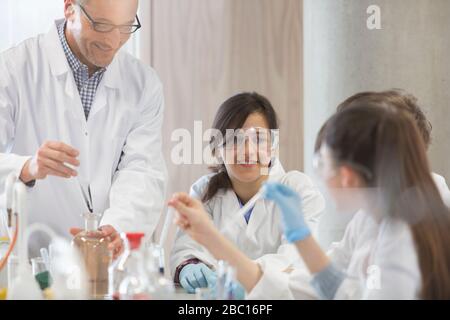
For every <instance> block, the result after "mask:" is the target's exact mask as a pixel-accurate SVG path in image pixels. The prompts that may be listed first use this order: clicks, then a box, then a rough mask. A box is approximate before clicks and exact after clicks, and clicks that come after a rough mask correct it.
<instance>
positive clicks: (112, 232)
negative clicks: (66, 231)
mask: <svg viewBox="0 0 450 320" xmlns="http://www.w3.org/2000/svg"><path fill="white" fill-rule="evenodd" d="M81 231H83V229H80V228H71V229H70V233H71V234H72V236H76V235H77V234H79V233H80V232H81ZM99 231H101V232H102V234H103V236H104V237H109V240H110V241H111V242H110V244H109V246H108V249H109V250H110V251H111V252H112V254H113V260H115V259H117V258H118V257H119V256H120V255H121V254H122V252H123V249H124V247H123V241H122V238H121V237H120V234H119V233H118V232H117V231H116V229H114V227H113V226H110V225H106V226H102V227H100V228H99Z"/></svg>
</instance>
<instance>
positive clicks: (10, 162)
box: [0, 20, 167, 247]
mask: <svg viewBox="0 0 450 320" xmlns="http://www.w3.org/2000/svg"><path fill="white" fill-rule="evenodd" d="M58 23H62V20H60V21H56V24H58ZM56 24H55V26H53V27H52V28H51V30H50V32H49V33H48V34H45V35H39V36H37V37H35V38H32V39H29V40H26V41H25V42H23V43H21V44H20V45H18V46H17V47H14V48H12V49H10V50H8V51H6V52H4V53H2V54H1V55H0V194H3V206H2V208H4V184H5V179H6V177H7V176H8V175H9V174H10V173H11V172H15V173H16V174H17V175H19V174H20V171H21V169H22V167H23V165H24V163H25V162H26V161H27V160H28V159H30V157H31V156H33V155H34V153H35V152H36V151H37V149H38V148H39V147H40V146H41V145H42V143H44V141H46V140H56V141H62V142H64V143H66V144H69V145H72V146H73V147H75V148H76V149H78V150H79V151H80V156H79V160H80V162H81V166H80V167H79V169H78V174H79V178H78V179H77V178H72V179H70V180H65V179H62V178H57V177H48V178H47V179H45V180H41V181H37V183H36V185H35V187H34V188H30V189H29V195H28V197H29V203H28V204H29V208H30V210H29V222H30V223H33V222H41V223H44V224H47V225H48V226H50V227H51V228H52V229H53V230H55V231H56V232H57V233H59V234H60V235H63V236H66V237H69V228H70V227H76V226H79V227H82V226H83V225H84V224H83V219H82V218H81V216H80V215H81V214H82V213H83V212H85V211H86V210H87V206H86V203H85V201H84V199H83V196H82V193H81V189H80V186H79V183H78V181H81V182H82V184H83V185H84V186H85V188H87V184H88V183H90V186H91V192H92V197H93V207H94V211H96V212H99V213H104V214H103V219H102V224H111V225H113V226H114V227H116V228H117V229H119V230H123V231H144V232H146V233H149V234H151V233H153V231H154V229H155V227H156V225H157V222H158V219H159V217H160V214H161V210H162V207H163V203H164V193H165V185H166V180H167V178H166V177H167V172H166V167H165V163H164V159H163V156H162V152H161V138H162V137H161V125H162V121H163V109H164V99H163V87H162V84H161V82H160V80H159V79H158V76H157V75H156V73H155V71H153V70H152V69H151V68H150V67H148V66H146V65H144V64H143V63H141V62H139V61H138V60H137V59H135V58H134V57H132V56H131V55H129V54H127V53H125V52H119V53H118V54H117V56H116V57H115V58H114V60H113V62H112V63H111V65H109V66H108V67H107V71H106V72H105V74H104V77H103V79H102V81H101V83H100V85H99V87H98V90H97V93H96V97H95V101H94V103H93V105H92V109H91V111H90V115H89V119H88V121H86V119H85V116H84V112H83V107H82V104H81V100H80V96H79V93H78V90H77V87H76V84H75V81H74V77H73V74H72V71H71V69H70V67H69V65H68V62H67V60H66V56H65V55H64V51H63V49H62V46H61V43H60V40H59V38H58V34H57V29H56ZM35 247H38V245H36V246H35Z"/></svg>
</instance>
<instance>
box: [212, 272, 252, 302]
mask: <svg viewBox="0 0 450 320" xmlns="http://www.w3.org/2000/svg"><path fill="white" fill-rule="evenodd" d="M216 280H217V277H216ZM216 283H217V282H214V284H213V285H212V286H211V291H212V295H213V297H215V299H217V298H218V297H217V292H216V288H217V287H216ZM233 284H234V286H233V289H232V290H231V292H232V295H233V300H244V299H245V289H244V287H243V286H242V285H241V284H240V283H239V282H238V281H235V282H234V283H233ZM219 299H226V297H219Z"/></svg>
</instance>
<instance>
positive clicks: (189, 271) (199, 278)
mask: <svg viewBox="0 0 450 320" xmlns="http://www.w3.org/2000/svg"><path fill="white" fill-rule="evenodd" d="M179 278H180V284H181V286H182V287H183V288H184V289H185V290H186V291H187V292H188V293H195V289H196V288H207V287H211V286H213V285H215V283H216V279H217V275H216V273H215V272H214V271H212V270H211V269H210V268H208V267H207V266H206V265H205V264H204V263H198V264H188V265H186V266H184V267H183V269H181V272H180V276H179Z"/></svg>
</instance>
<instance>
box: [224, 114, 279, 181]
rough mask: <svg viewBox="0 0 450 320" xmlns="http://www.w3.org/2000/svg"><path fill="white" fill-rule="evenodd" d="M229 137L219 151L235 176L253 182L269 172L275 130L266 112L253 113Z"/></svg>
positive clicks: (232, 175) (231, 173)
mask: <svg viewBox="0 0 450 320" xmlns="http://www.w3.org/2000/svg"><path fill="white" fill-rule="evenodd" d="M225 139H226V143H225V145H224V146H223V147H221V148H220V149H219V151H220V156H221V158H222V159H223V161H224V164H225V167H226V169H227V173H228V175H229V176H230V178H231V179H232V180H233V179H234V180H237V181H240V182H245V183H249V182H255V181H257V180H259V179H260V178H261V177H263V176H267V175H268V171H269V164H270V159H271V148H272V143H271V141H272V134H271V131H270V129H269V125H268V123H267V120H266V118H265V117H264V115H262V114H260V113H253V114H251V115H249V116H248V118H247V120H246V121H245V123H244V125H243V126H242V128H241V129H238V130H235V131H234V134H233V135H231V134H230V135H227V137H225Z"/></svg>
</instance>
